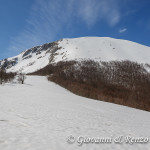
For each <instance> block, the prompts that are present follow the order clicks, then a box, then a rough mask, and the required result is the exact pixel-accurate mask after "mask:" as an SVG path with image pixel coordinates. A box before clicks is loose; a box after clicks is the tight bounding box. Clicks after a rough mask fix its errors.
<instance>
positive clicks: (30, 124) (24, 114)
mask: <svg viewBox="0 0 150 150" xmlns="http://www.w3.org/2000/svg"><path fill="white" fill-rule="evenodd" d="M16 91H17V92H16ZM0 95H1V98H0V103H1V105H0V128H1V130H0V149H1V150H23V149H26V150H43V149H44V150H70V149H72V150H77V149H79V150H80V149H82V150H99V149H101V150H105V149H107V150H126V149H132V150H149V147H150V143H149V142H148V143H145V144H139V143H133V144H129V143H125V141H124V138H126V137H128V136H131V137H135V138H137V137H144V138H146V137H148V138H149V133H150V120H149V118H150V113H149V112H145V111H141V110H137V109H132V108H128V107H124V106H120V105H115V104H110V103H106V102H101V101H93V100H91V99H87V98H83V97H80V96H76V95H74V94H72V93H70V92H69V91H67V90H65V89H63V88H62V87H60V86H58V85H56V84H54V83H52V82H49V81H47V79H46V78H45V77H38V76H28V77H27V80H26V81H25V84H24V85H20V84H15V83H14V84H6V85H5V86H0ZM70 135H72V136H74V137H75V140H77V139H78V137H79V136H83V137H91V138H92V137H99V138H108V137H112V139H114V138H116V137H118V136H123V143H122V144H115V143H114V142H112V143H109V144H108V143H103V144H102V143H99V144H94V143H90V144H85V143H84V144H83V145H82V146H78V145H79V143H78V142H77V141H75V143H73V144H69V143H67V141H66V140H67V137H68V136H70Z"/></svg>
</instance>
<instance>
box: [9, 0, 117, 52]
mask: <svg viewBox="0 0 150 150" xmlns="http://www.w3.org/2000/svg"><path fill="white" fill-rule="evenodd" d="M118 2H119V0H115V1H114V0H35V4H34V5H33V8H32V10H31V13H30V16H29V18H28V20H27V22H26V27H25V29H24V30H23V31H22V32H21V33H20V34H19V35H17V36H16V37H13V38H12V39H11V42H10V46H9V48H8V49H9V52H10V53H11V54H12V55H14V54H16V53H18V52H20V50H24V49H27V48H30V47H33V46H36V45H39V44H42V43H45V42H50V41H53V40H56V39H57V38H58V37H63V36H64V34H65V36H67V35H69V34H70V32H69V31H71V30H74V28H75V26H74V22H76V23H79V22H81V21H82V22H84V23H85V25H86V26H87V27H88V28H91V27H92V26H93V25H94V24H95V23H97V22H107V23H108V24H109V25H110V26H114V25H116V24H117V23H118V22H119V21H120V10H119V5H118ZM65 31H68V32H65Z"/></svg>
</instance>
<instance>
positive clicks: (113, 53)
mask: <svg viewBox="0 0 150 150" xmlns="http://www.w3.org/2000/svg"><path fill="white" fill-rule="evenodd" d="M149 58H150V47H147V46H144V45H141V44H138V43H135V42H131V41H127V40H121V39H113V38H110V37H81V38H73V39H67V38H66V39H61V40H58V41H56V42H52V43H46V44H43V45H41V46H36V47H33V48H30V49H28V50H25V51H23V52H22V53H20V54H19V55H18V56H15V57H11V58H8V59H4V60H1V61H0V66H1V67H3V68H5V69H6V70H7V71H12V72H16V71H22V72H25V73H30V72H34V71H36V70H39V69H41V68H43V67H45V66H47V65H48V64H49V63H56V62H59V61H67V60H81V59H92V60H96V61H112V60H130V61H135V62H138V63H148V64H150V59H149Z"/></svg>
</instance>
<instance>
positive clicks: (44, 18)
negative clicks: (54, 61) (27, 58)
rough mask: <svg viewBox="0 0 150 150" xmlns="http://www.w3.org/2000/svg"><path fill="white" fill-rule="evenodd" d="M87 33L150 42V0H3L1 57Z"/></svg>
mask: <svg viewBox="0 0 150 150" xmlns="http://www.w3.org/2000/svg"><path fill="white" fill-rule="evenodd" d="M86 36H97V37H112V38H118V39H125V40H130V41H134V42H137V43H140V44H143V45H147V46H150V0H13V1H12V0H0V59H4V58H7V57H12V56H15V55H17V54H19V53H20V52H22V51H23V50H26V49H28V48H31V47H34V46H37V45H42V44H44V43H47V42H52V41H56V40H59V39H62V38H77V37H86Z"/></svg>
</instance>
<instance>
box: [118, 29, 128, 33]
mask: <svg viewBox="0 0 150 150" xmlns="http://www.w3.org/2000/svg"><path fill="white" fill-rule="evenodd" d="M126 31H127V28H123V29H120V30H119V33H124V32H126Z"/></svg>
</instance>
